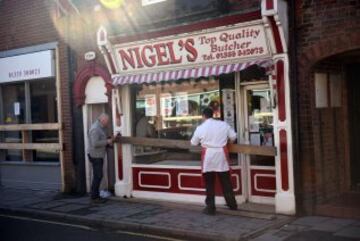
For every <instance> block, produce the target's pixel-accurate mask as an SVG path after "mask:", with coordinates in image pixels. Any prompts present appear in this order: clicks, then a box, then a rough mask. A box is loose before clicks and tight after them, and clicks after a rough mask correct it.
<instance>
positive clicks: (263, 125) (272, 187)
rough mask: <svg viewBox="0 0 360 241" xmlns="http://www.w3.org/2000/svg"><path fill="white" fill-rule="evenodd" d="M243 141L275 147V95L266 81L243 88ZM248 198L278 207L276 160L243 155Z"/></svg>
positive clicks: (254, 201)
mask: <svg viewBox="0 0 360 241" xmlns="http://www.w3.org/2000/svg"><path fill="white" fill-rule="evenodd" d="M239 100H240V103H239V108H240V110H239V113H240V115H241V117H240V128H239V130H240V139H239V140H240V142H241V143H242V144H251V145H257V146H274V129H273V127H274V118H273V111H272V110H273V109H272V101H271V92H270V88H269V85H268V83H267V82H266V81H259V82H258V83H251V84H248V83H244V84H241V85H240V97H239ZM240 163H241V167H242V168H241V169H242V172H243V173H242V177H244V178H243V190H244V191H245V193H244V194H245V198H246V200H247V201H249V202H253V203H263V204H274V196H275V193H276V176H275V158H274V157H269V156H258V155H244V154H242V155H240Z"/></svg>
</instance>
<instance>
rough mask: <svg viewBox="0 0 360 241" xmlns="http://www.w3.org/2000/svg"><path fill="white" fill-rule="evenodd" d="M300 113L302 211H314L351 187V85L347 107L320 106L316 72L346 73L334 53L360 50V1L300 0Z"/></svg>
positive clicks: (344, 89) (298, 22)
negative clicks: (348, 123) (348, 130)
mask: <svg viewBox="0 0 360 241" xmlns="http://www.w3.org/2000/svg"><path fill="white" fill-rule="evenodd" d="M295 11H296V14H295V16H296V26H295V31H296V41H297V42H296V51H297V63H298V64H297V86H296V88H297V96H298V99H297V114H298V133H299V140H298V141H299V150H297V151H298V153H299V160H298V161H299V162H300V168H299V170H295V172H300V175H299V176H300V180H299V182H298V183H297V186H296V189H297V190H296V191H297V195H298V197H300V198H299V199H298V207H300V211H306V212H312V211H313V210H314V208H315V205H316V204H320V203H322V202H324V201H326V200H329V199H330V198H332V197H334V196H336V195H338V194H339V193H340V192H342V191H344V190H346V188H348V184H347V181H346V178H347V177H346V176H344V175H346V174H347V171H348V170H346V161H347V154H346V145H347V136H346V126H344V123H346V119H347V112H346V111H347V110H346V98H345V97H346V86H345V81H344V86H343V87H344V88H343V96H345V97H344V98H343V107H342V108H325V109H316V108H315V96H314V72H315V71H324V72H341V70H340V69H339V68H342V66H341V65H342V63H341V61H338V60H332V61H331V60H330V61H327V60H326V61H323V60H325V59H327V58H328V57H330V56H333V55H336V54H341V53H344V52H346V51H351V50H355V49H359V48H360V2H359V1H356V0H343V1H340V0H319V1H312V0H302V1H297V2H296V9H295Z"/></svg>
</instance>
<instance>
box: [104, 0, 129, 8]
mask: <svg viewBox="0 0 360 241" xmlns="http://www.w3.org/2000/svg"><path fill="white" fill-rule="evenodd" d="M100 2H101V4H102V5H103V6H104V7H106V8H109V9H117V8H119V7H121V6H122V5H123V3H124V0H100Z"/></svg>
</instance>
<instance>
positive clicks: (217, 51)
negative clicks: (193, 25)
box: [114, 24, 269, 74]
mask: <svg viewBox="0 0 360 241" xmlns="http://www.w3.org/2000/svg"><path fill="white" fill-rule="evenodd" d="M114 50H115V58H116V61H117V63H118V66H119V70H118V71H119V74H128V73H142V72H149V71H151V70H156V71H158V70H164V69H172V70H173V69H174V68H184V67H186V66H188V67H193V66H201V65H208V64H209V63H214V62H216V63H217V64H219V63H224V64H225V63H230V62H231V63H234V62H236V61H238V62H239V61H243V60H244V59H252V58H258V57H260V56H261V57H266V56H268V55H269V49H268V45H267V41H266V36H265V30H264V27H263V26H262V25H260V24H258V25H252V26H241V27H239V26H237V27H236V26H232V27H227V28H222V29H220V30H219V29H216V30H213V31H212V32H209V31H202V32H198V33H193V34H184V35H182V36H181V37H179V36H171V37H166V38H161V39H155V40H151V41H142V42H133V43H126V44H120V45H116V46H115V48H114Z"/></svg>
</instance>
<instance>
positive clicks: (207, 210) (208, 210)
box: [202, 207, 215, 216]
mask: <svg viewBox="0 0 360 241" xmlns="http://www.w3.org/2000/svg"><path fill="white" fill-rule="evenodd" d="M202 212H203V213H204V214H206V215H211V216H213V215H215V209H213V208H208V207H206V208H204V209H203V211H202Z"/></svg>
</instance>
